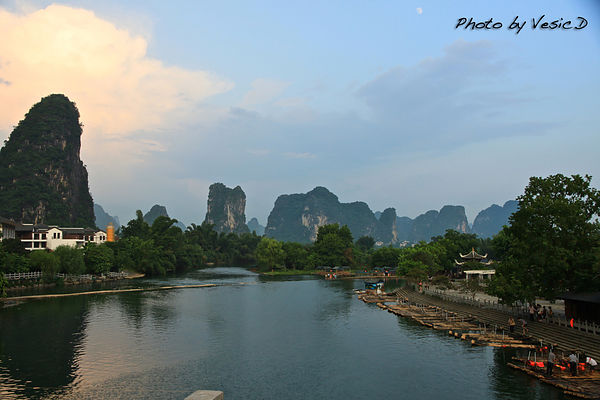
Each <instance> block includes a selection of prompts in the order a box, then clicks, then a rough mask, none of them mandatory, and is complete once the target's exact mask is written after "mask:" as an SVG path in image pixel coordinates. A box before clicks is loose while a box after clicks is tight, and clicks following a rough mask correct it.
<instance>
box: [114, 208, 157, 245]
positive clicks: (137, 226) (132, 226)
mask: <svg viewBox="0 0 600 400" xmlns="http://www.w3.org/2000/svg"><path fill="white" fill-rule="evenodd" d="M135 215H136V219H132V220H131V221H129V222H128V223H127V226H122V227H121V231H122V233H123V237H124V238H127V237H131V236H136V237H139V238H142V239H149V238H150V225H148V223H147V222H146V221H145V220H144V214H142V211H141V210H137V211H136V212H135Z"/></svg>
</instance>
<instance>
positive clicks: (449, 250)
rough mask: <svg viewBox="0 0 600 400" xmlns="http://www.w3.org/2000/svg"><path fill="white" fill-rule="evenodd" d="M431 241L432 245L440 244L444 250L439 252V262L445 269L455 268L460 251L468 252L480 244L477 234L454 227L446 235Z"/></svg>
mask: <svg viewBox="0 0 600 400" xmlns="http://www.w3.org/2000/svg"><path fill="white" fill-rule="evenodd" d="M431 242H432V243H430V245H437V246H440V249H441V250H442V251H439V252H438V262H439V264H440V266H441V267H442V268H443V269H444V270H445V271H450V270H452V268H454V266H455V265H454V260H455V259H456V258H457V257H458V255H459V253H467V252H469V251H470V250H471V248H476V247H478V245H479V244H480V241H479V240H478V239H477V235H474V234H470V233H461V232H458V231H455V230H454V229H448V230H446V233H445V234H444V236H435V237H433V238H432V239H431Z"/></svg>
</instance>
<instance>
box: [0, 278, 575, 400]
mask: <svg viewBox="0 0 600 400" xmlns="http://www.w3.org/2000/svg"><path fill="white" fill-rule="evenodd" d="M200 283H215V284H217V285H218V286H216V287H211V288H194V289H178V290H169V291H150V292H134V293H123V294H108V295H106V294H97V295H88V296H76V297H66V298H56V299H47V300H36V301H27V302H23V303H21V304H19V305H16V306H13V307H6V308H4V309H0V398H2V399H13V398H14V399H17V398H61V399H62V398H67V399H86V398H90V399H116V398H122V399H183V398H185V397H186V396H187V395H188V394H190V393H192V392H193V391H195V390H199V389H207V390H222V391H223V392H224V393H225V399H226V400H232V399H364V398H381V399H383V398H389V399H420V398H423V399H425V398H430V399H460V400H467V399H474V400H475V399H477V400H481V399H540V400H542V399H543V400H552V399H562V398H563V395H562V393H561V392H560V391H558V390H556V389H554V388H552V387H549V386H546V385H542V384H540V383H539V382H537V381H536V380H534V379H531V378H529V377H527V376H525V375H523V374H522V373H519V372H517V371H513V370H511V369H509V368H508V367H506V366H505V362H506V361H507V360H509V359H510V357H511V356H512V355H513V354H514V353H513V352H512V351H511V350H506V349H494V348H490V347H471V346H469V345H467V344H466V343H465V342H463V341H459V340H456V339H454V338H451V337H449V336H447V335H445V334H443V333H442V332H439V331H433V330H430V329H427V328H424V327H422V326H421V325H418V324H416V323H414V322H413V321H409V320H405V319H402V318H400V317H396V316H394V315H392V314H390V313H387V312H385V311H382V310H380V309H379V308H377V307H376V306H374V305H369V304H365V303H363V302H361V301H358V300H357V299H356V295H355V294H354V293H353V289H355V288H360V287H361V285H362V281H353V280H338V281H325V280H321V279H313V278H309V277H294V278H267V277H263V276H259V275H256V274H254V273H252V272H249V271H246V270H244V269H240V268H214V269H206V270H198V271H193V272H190V273H188V274H186V275H183V276H178V277H169V278H163V279H145V280H140V281H137V282H136V283H135V285H140V286H152V285H164V284H168V285H186V284H200Z"/></svg>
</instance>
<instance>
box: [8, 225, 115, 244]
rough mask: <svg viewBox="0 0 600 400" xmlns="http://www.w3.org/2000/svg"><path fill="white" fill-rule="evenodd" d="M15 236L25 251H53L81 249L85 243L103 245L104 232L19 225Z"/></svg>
mask: <svg viewBox="0 0 600 400" xmlns="http://www.w3.org/2000/svg"><path fill="white" fill-rule="evenodd" d="M16 231H17V236H18V237H19V239H21V242H23V243H24V244H25V249H26V250H43V249H49V250H55V249H56V248H57V247H58V246H71V247H83V246H84V245H85V244H86V243H97V244H100V243H104V242H105V241H106V232H104V231H102V230H95V229H89V228H61V227H58V226H48V225H33V224H19V225H18V226H17V228H16Z"/></svg>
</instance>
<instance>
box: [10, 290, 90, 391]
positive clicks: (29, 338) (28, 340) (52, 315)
mask: <svg viewBox="0 0 600 400" xmlns="http://www.w3.org/2000/svg"><path fill="white" fill-rule="evenodd" d="M87 308H88V300H87V299H84V298H78V299H77V300H75V299H53V300H47V301H36V302H31V303H24V304H21V305H19V306H15V307H10V308H7V309H4V310H2V311H1V312H0V366H1V367H0V368H1V370H2V372H1V374H0V387H3V388H5V389H4V391H3V396H4V397H8V396H9V395H14V396H22V397H27V398H34V397H43V396H45V395H48V394H50V393H53V392H55V391H61V390H62V389H63V388H64V387H68V386H71V385H72V384H74V382H75V380H76V379H77V377H78V368H79V366H78V360H79V357H80V355H81V352H82V351H83V350H84V345H85V327H86V312H87ZM32 322H33V323H32ZM6 387H8V389H6ZM11 388H12V389H11Z"/></svg>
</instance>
